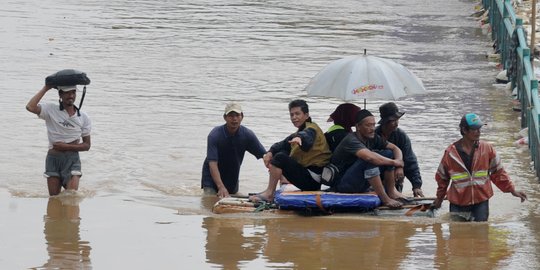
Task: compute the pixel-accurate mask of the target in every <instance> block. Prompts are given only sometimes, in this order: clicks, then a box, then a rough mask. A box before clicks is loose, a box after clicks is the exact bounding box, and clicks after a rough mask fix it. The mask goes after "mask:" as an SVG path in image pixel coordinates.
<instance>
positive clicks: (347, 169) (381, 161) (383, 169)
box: [330, 110, 404, 207]
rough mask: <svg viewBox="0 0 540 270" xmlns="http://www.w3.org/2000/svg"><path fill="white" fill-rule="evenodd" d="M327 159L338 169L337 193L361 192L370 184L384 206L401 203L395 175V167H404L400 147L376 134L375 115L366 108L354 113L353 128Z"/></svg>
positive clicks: (400, 204)
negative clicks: (353, 130) (354, 128)
mask: <svg viewBox="0 0 540 270" xmlns="http://www.w3.org/2000/svg"><path fill="white" fill-rule="evenodd" d="M330 162H331V163H332V164H333V165H334V166H336V167H337V169H338V171H339V173H338V175H337V177H336V180H335V185H334V188H335V189H336V191H337V192H343V193H362V192H368V191H369V190H370V187H372V188H373V189H374V191H375V193H377V195H378V196H379V198H380V199H381V201H382V202H383V204H384V205H386V206H390V207H400V206H402V203H401V202H399V201H398V199H400V198H403V197H404V196H403V195H402V194H401V193H400V192H398V191H397V190H396V188H395V183H396V181H395V175H394V168H395V167H399V168H401V167H403V160H402V154H401V150H399V148H398V147H397V146H396V145H394V144H392V143H388V142H386V141H385V140H384V139H382V138H381V137H380V136H378V135H376V134H375V117H374V116H373V114H371V113H370V112H369V111H368V110H361V111H359V112H358V113H357V115H356V131H355V132H353V133H350V134H348V135H347V136H346V137H345V138H344V139H343V140H342V141H341V143H340V144H339V145H338V146H337V148H336V150H335V151H334V154H333V155H332V159H331V161H330ZM381 173H382V174H383V179H384V181H383V180H382V179H381Z"/></svg>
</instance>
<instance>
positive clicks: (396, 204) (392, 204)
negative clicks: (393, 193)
mask: <svg viewBox="0 0 540 270" xmlns="http://www.w3.org/2000/svg"><path fill="white" fill-rule="evenodd" d="M383 205H384V206H388V207H390V208H400V207H402V206H403V204H402V203H401V202H399V201H396V200H394V199H390V198H388V200H386V201H383Z"/></svg>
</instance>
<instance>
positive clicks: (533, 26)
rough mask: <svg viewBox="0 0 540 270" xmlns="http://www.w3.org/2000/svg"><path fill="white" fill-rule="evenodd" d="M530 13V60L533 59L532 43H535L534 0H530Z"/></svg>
mask: <svg viewBox="0 0 540 270" xmlns="http://www.w3.org/2000/svg"><path fill="white" fill-rule="evenodd" d="M531 8H532V10H531V11H532V13H531V32H532V33H531V55H530V59H531V62H532V61H533V60H534V45H535V43H536V0H532V6H531Z"/></svg>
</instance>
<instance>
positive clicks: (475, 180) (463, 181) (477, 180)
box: [450, 170, 489, 189]
mask: <svg viewBox="0 0 540 270" xmlns="http://www.w3.org/2000/svg"><path fill="white" fill-rule="evenodd" d="M487 176H488V172H487V171H485V170H483V171H477V172H474V174H473V176H472V179H471V177H470V175H469V173H467V172H463V173H456V174H453V175H452V176H451V177H450V180H452V183H453V184H454V186H455V187H456V188H458V189H461V188H465V187H468V186H475V185H476V186H481V185H485V184H486V182H487V181H488V180H489V178H488V177H487Z"/></svg>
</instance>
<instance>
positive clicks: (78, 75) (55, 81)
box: [45, 69, 90, 88]
mask: <svg viewBox="0 0 540 270" xmlns="http://www.w3.org/2000/svg"><path fill="white" fill-rule="evenodd" d="M45 84H46V85H50V86H52V87H54V88H57V87H58V86H66V85H87V84H90V79H89V78H88V76H86V73H84V72H82V71H78V70H75V69H63V70H60V71H58V72H56V73H54V74H51V75H49V76H47V78H45Z"/></svg>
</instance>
